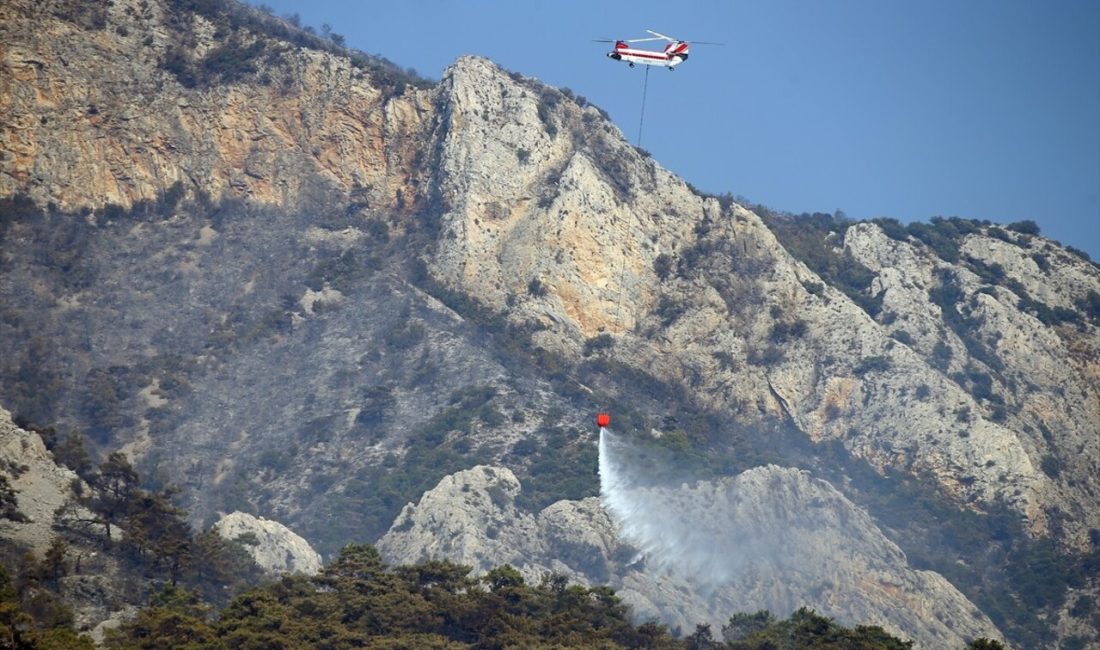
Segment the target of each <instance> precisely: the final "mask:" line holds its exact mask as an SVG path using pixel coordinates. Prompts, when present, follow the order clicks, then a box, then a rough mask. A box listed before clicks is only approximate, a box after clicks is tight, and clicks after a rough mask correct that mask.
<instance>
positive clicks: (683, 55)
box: [596, 29, 722, 72]
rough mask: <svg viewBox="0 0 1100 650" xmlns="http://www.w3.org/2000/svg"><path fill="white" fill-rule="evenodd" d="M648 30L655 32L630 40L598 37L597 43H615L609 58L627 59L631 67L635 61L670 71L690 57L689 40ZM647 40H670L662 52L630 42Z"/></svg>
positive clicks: (703, 43)
mask: <svg viewBox="0 0 1100 650" xmlns="http://www.w3.org/2000/svg"><path fill="white" fill-rule="evenodd" d="M646 31H647V32H649V33H650V34H653V36H652V37H649V38H633V39H630V40H622V39H620V40H617V41H612V40H609V39H596V42H597V43H614V44H615V49H614V50H612V51H610V52H608V53H607V56H608V58H611V59H614V60H616V61H626V62H627V63H628V64H630V67H632V68H633V67H634V64H635V63H643V64H645V65H659V66H662V67H665V68H668V70H669V72H671V71H672V69H673V68H675V67H676V66H678V65H680V64H681V63H683V62H684V61H687V58H688V42H687V41H681V40H679V39H676V38H672V37H671V36H665V35H664V34H661V33H659V32H655V31H653V30H652V29H647V30H646ZM646 41H668V45H665V49H664V50H663V51H661V52H657V51H654V50H640V49H637V48H633V47H630V45H629V44H630V43H642V42H646ZM695 43H696V44H697V45H722V44H721V43H711V42H709V41H695Z"/></svg>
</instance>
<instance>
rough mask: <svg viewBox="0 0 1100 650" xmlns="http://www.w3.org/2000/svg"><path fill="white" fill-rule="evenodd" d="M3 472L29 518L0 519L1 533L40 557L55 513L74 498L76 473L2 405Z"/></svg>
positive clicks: (0, 464) (0, 465) (51, 535)
mask: <svg viewBox="0 0 1100 650" xmlns="http://www.w3.org/2000/svg"><path fill="white" fill-rule="evenodd" d="M0 468H2V469H0V472H2V473H3V474H4V475H5V476H6V477H7V478H8V482H9V484H10V485H11V487H12V489H13V490H14V491H15V495H16V501H17V503H18V509H19V512H21V513H22V514H23V516H24V517H26V521H11V520H7V519H0V536H2V537H3V538H4V539H7V540H11V541H12V542H15V543H16V544H18V545H20V546H22V547H25V548H27V549H29V550H30V551H31V552H32V553H34V555H35V556H37V557H39V558H41V557H43V556H44V555H45V553H46V549H48V548H49V547H50V543H51V542H52V541H53V539H54V537H55V535H56V532H55V531H54V513H55V512H57V510H58V509H60V508H61V506H63V505H64V504H65V503H66V502H67V501H68V500H70V499H71V498H73V491H72V485H73V482H74V481H79V480H80V479H79V478H77V476H76V474H75V473H74V472H73V471H72V470H70V469H68V468H66V467H61V466H59V465H58V464H56V463H55V462H54V460H53V456H52V455H51V454H50V452H49V451H47V450H46V446H45V445H44V444H43V442H42V438H41V437H39V435H38V434H37V433H32V432H30V431H26V430H24V429H22V428H20V427H18V426H16V425H15V424H14V423H13V422H12V419H11V413H9V412H8V411H7V410H5V409H4V408H3V407H0Z"/></svg>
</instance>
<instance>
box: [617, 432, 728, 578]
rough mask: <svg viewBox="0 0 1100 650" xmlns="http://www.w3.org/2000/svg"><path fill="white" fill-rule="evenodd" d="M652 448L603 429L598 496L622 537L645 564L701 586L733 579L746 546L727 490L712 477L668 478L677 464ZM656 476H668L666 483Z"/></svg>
mask: <svg viewBox="0 0 1100 650" xmlns="http://www.w3.org/2000/svg"><path fill="white" fill-rule="evenodd" d="M665 462H666V461H664V460H662V459H660V457H659V456H656V455H655V454H654V453H653V450H651V449H645V448H642V447H641V446H640V445H635V444H633V443H630V442H629V441H626V440H623V439H621V438H620V437H619V436H616V435H615V434H613V433H612V432H610V431H608V430H607V429H600V441H599V473H600V499H601V501H602V502H603V506H604V508H605V509H606V510H607V511H608V513H609V514H610V515H611V518H612V520H613V521H614V522H615V524H616V526H617V527H618V529H619V534H620V536H621V537H622V539H623V540H624V541H626V542H628V543H629V544H631V545H633V546H636V547H637V548H638V549H639V550H640V551H641V552H642V554H643V555H644V557H645V560H646V564H647V566H650V567H651V568H656V569H658V570H664V571H668V572H672V573H676V574H679V575H682V576H685V577H689V578H691V579H693V580H695V581H697V582H698V583H700V584H702V585H718V584H724V583H727V582H729V581H730V580H732V579H733V578H734V576H735V575H736V574H737V573H738V572H739V571H741V570H742V569H743V568H744V557H745V555H744V553H743V551H744V550H746V549H743V548H739V544H738V542H737V540H738V539H739V538H740V539H742V541H743V537H740V536H739V535H737V534H735V531H734V530H732V529H733V527H734V522H733V520H732V512H731V510H730V509H729V507H728V505H731V504H730V503H729V496H730V495H729V494H728V493H727V492H726V491H725V490H724V489H722V488H720V487H719V486H717V485H715V484H714V483H709V482H692V483H691V484H689V483H687V482H682V481H681V482H676V481H673V482H671V483H669V482H668V479H667V477H668V476H669V475H670V474H673V473H674V472H675V469H676V468H674V467H667V466H663V464H664V463H665ZM655 477H665V479H664V481H663V482H662V481H661V480H660V479H657V478H655Z"/></svg>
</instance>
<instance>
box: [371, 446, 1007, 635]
mask: <svg viewBox="0 0 1100 650" xmlns="http://www.w3.org/2000/svg"><path fill="white" fill-rule="evenodd" d="M520 491H521V487H520V483H519V481H518V480H516V478H515V475H514V474H512V472H510V471H509V470H508V469H506V468H498V467H487V466H478V467H475V468H473V469H469V470H464V471H462V472H458V473H456V474H453V475H451V476H448V477H446V478H444V479H443V481H441V482H440V484H439V485H438V486H436V487H435V488H433V489H432V490H429V491H428V492H426V493H425V494H424V496H423V497H421V499H420V501H419V502H418V503H417V504H416V505H413V504H409V505H408V506H406V507H405V509H404V510H402V512H401V515H400V516H399V517H398V518H397V520H396V521H395V522H394V525H393V528H391V529H390V531H389V532H388V533H386V535H385V536H383V537H382V539H381V540H380V541H379V544H378V546H379V549H380V550H381V551H382V553H383V555H384V557H386V558H387V560H389V561H391V562H395V563H404V564H413V563H417V562H422V561H425V560H427V559H430V558H447V559H450V560H452V561H455V562H459V563H462V564H466V565H469V566H473V567H475V569H477V570H479V571H482V572H484V571H488V570H490V569H491V568H493V567H495V566H500V565H502V564H511V565H513V566H515V567H516V568H518V569H520V570H521V572H522V573H523V574H524V575H525V576H526V577H527V579H528V580H529V581H531V582H533V583H537V582H538V581H539V580H540V579H541V578H542V577H543V576H545V575H548V574H551V573H556V574H559V575H565V576H567V577H568V578H569V579H570V580H571V581H573V582H578V583H580V584H610V585H611V586H612V587H614V588H615V591H616V593H617V594H618V595H619V596H620V597H622V598H623V599H624V601H625V602H627V603H629V604H630V605H631V606H632V607H633V608H634V611H635V613H636V614H637V615H638V616H640V617H642V618H643V619H647V618H651V619H656V620H663V621H667V622H668V623H669V624H670V625H671V626H672V627H674V628H676V627H679V628H681V629H683V630H691V629H694V626H695V624H696V623H700V622H705V623H709V624H710V625H711V627H712V628H713V629H715V630H718V629H721V627H722V625H724V624H725V623H726V622H727V620H728V618H729V616H730V613H731V612H740V611H755V610H756V609H759V608H764V609H769V610H771V611H793V610H794V609H797V608H798V607H799V606H801V604H802V603H806V602H814V603H815V605H816V606H817V607H818V611H819V612H820V613H822V614H824V615H826V616H830V617H836V618H838V619H839V620H841V621H843V620H845V619H848V618H853V617H854V618H855V619H856V620H860V621H863V622H864V623H865V624H876V625H881V626H883V627H884V628H886V629H887V630H888V631H890V632H891V633H893V634H895V635H898V636H900V637H901V638H909V639H915V640H916V641H918V642H919V644H920V645H921V647H929V648H951V647H962V646H964V645H966V643H967V642H968V641H969V640H970V639H973V638H977V637H983V636H984V637H990V638H996V637H998V636H999V633H998V631H997V629H996V627H995V626H994V625H993V624H992V623H991V622H990V621H989V619H988V618H987V617H986V616H984V615H983V614H982V613H981V611H980V610H979V609H978V608H977V607H975V606H974V605H973V604H972V603H971V602H969V601H968V600H967V599H966V597H965V596H963V595H962V594H961V593H959V592H958V590H956V589H955V588H954V587H953V586H951V584H950V583H949V582H948V581H947V580H945V579H944V578H943V577H942V576H940V575H939V574H937V573H934V572H931V571H914V570H913V569H911V568H910V567H908V565H907V563H906V559H905V555H904V553H902V552H901V550H900V549H899V548H898V547H897V546H896V545H894V544H893V543H891V542H890V541H889V540H888V539H886V537H885V536H884V535H883V534H882V532H881V531H879V530H878V528H877V527H876V526H875V524H874V522H873V521H872V520H871V519H870V517H868V516H867V515H866V513H864V512H862V511H861V510H859V508H857V507H856V506H855V505H854V504H852V503H851V502H850V501H848V500H847V499H845V498H844V496H843V495H841V494H840V493H839V492H837V490H836V489H835V488H833V487H832V486H831V485H829V484H828V483H826V482H825V481H821V480H818V479H813V478H811V477H810V476H808V474H807V473H806V472H804V471H799V470H795V469H791V468H780V467H776V466H774V465H769V466H763V467H758V468H754V469H751V470H749V471H747V472H744V473H742V474H740V475H739V476H737V477H736V478H726V479H721V480H718V481H699V482H697V483H695V484H693V485H687V484H682V485H680V486H676V487H671V488H668V487H665V488H637V489H636V490H634V491H631V492H628V493H627V494H618V495H609V494H608V492H607V491H605V492H604V493H603V494H601V498H596V497H589V498H587V499H584V500H582V501H559V502H557V503H555V504H553V505H551V506H549V507H547V508H545V509H543V510H542V511H541V512H539V513H537V514H530V513H527V512H524V511H523V510H521V509H520V508H517V507H516V504H515V498H516V496H517V495H518V494H519V492H520ZM609 496H610V497H611V498H612V500H613V499H614V498H615V496H618V497H619V498H626V499H630V500H633V501H636V502H639V503H641V504H644V509H645V511H646V513H645V514H646V517H645V522H644V523H646V524H647V525H650V526H653V527H660V528H663V529H664V531H663V532H662V533H661V534H659V535H653V534H652V533H653V532H654V531H652V530H651V531H641V533H640V534H639V535H637V536H636V537H635V538H634V539H631V537H630V535H629V534H628V535H625V536H624V534H623V531H624V528H625V530H630V526H629V525H627V526H625V527H624V526H621V525H620V526H616V524H615V523H613V521H612V518H611V517H609V515H608V509H610V510H611V511H612V512H616V508H615V507H614V506H612V507H611V508H605V504H606V503H607V501H608V498H609ZM601 499H603V503H601ZM626 517H627V519H628V520H630V519H632V516H631V515H630V514H627V515H626ZM629 523H633V524H635V525H637V524H639V523H642V522H641V521H640V520H639V518H638V517H637V516H634V517H633V520H632V521H629ZM620 524H621V522H620ZM636 532H637V531H636ZM636 544H637V545H636Z"/></svg>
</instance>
